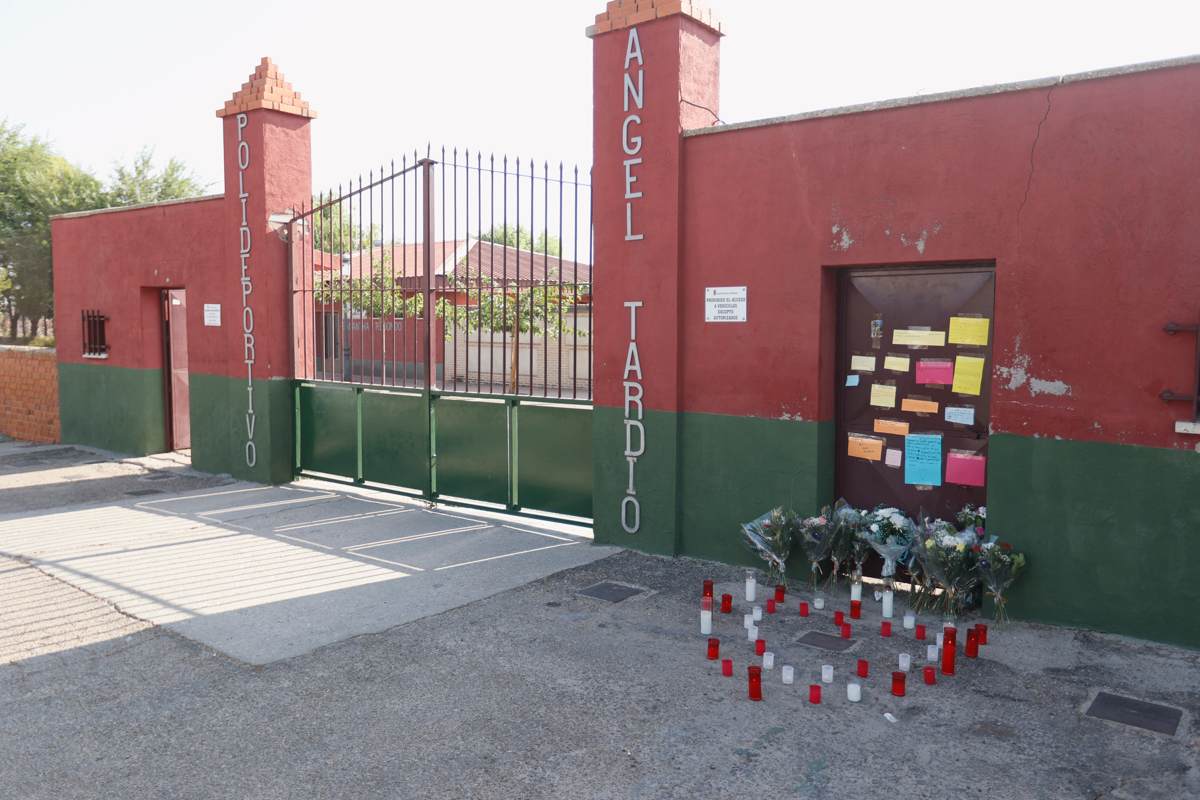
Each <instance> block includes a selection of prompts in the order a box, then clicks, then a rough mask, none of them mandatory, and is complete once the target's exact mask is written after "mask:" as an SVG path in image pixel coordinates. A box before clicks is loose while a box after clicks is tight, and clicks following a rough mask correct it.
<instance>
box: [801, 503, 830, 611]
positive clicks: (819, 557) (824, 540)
mask: <svg viewBox="0 0 1200 800" xmlns="http://www.w3.org/2000/svg"><path fill="white" fill-rule="evenodd" d="M836 530H837V523H836V522H835V521H834V520H833V512H832V510H831V509H830V508H829V506H825V507H824V508H822V509H821V513H820V514H818V515H817V516H815V517H805V518H804V519H802V520H800V531H799V533H800V536H799V538H800V546H801V547H803V548H804V555H805V556H806V557H807V558H808V563H809V572H810V573H811V574H812V586H813V593H814V594H815V593H816V591H817V580H818V579H819V578H820V577H821V564H822V563H824V561H825V560H826V559H827V558H829V555H830V553H831V552H832V551H833V540H834V533H835V532H836Z"/></svg>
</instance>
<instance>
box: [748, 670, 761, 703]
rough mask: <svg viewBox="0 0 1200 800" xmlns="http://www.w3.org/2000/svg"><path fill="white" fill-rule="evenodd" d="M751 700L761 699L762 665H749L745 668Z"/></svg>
mask: <svg viewBox="0 0 1200 800" xmlns="http://www.w3.org/2000/svg"><path fill="white" fill-rule="evenodd" d="M747 673H748V675H749V679H750V680H749V683H750V686H749V689H750V699H751V700H762V667H757V666H754V665H751V666H749V667H748V668H747Z"/></svg>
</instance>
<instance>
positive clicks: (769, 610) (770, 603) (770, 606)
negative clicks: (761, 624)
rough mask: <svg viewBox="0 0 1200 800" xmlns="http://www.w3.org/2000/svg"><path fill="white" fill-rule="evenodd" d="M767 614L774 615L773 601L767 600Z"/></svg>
mask: <svg viewBox="0 0 1200 800" xmlns="http://www.w3.org/2000/svg"><path fill="white" fill-rule="evenodd" d="M767 613H768V614H774V613H775V601H774V600H770V599H768V600H767Z"/></svg>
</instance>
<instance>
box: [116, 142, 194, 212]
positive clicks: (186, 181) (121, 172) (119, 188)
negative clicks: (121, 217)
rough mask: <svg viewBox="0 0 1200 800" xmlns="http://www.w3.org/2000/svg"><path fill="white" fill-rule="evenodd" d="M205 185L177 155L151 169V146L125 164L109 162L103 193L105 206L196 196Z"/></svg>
mask: <svg viewBox="0 0 1200 800" xmlns="http://www.w3.org/2000/svg"><path fill="white" fill-rule="evenodd" d="M206 188H207V187H206V186H205V184H203V183H200V181H198V180H197V179H196V177H195V176H194V175H193V174H192V173H191V172H190V171H189V170H188V168H187V167H186V166H184V164H183V162H182V161H179V160H178V159H175V158H172V159H171V160H169V161H168V162H167V164H166V166H165V167H163V168H162V169H161V170H155V168H154V150H153V149H152V148H149V147H144V148H142V150H141V152H139V153H138V154H137V156H135V157H134V159H133V163H132V164H130V165H129V166H127V167H125V166H121V165H120V164H116V165H114V166H113V174H112V179H111V180H110V181H109V184H108V188H107V189H106V191H105V193H104V196H105V204H106V205H108V206H136V205H141V204H143V203H158V202H161V201H163V200H181V199H183V198H185V197H196V196H197V195H200V194H203V193H204V190H205V189H206Z"/></svg>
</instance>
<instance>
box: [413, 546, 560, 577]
mask: <svg viewBox="0 0 1200 800" xmlns="http://www.w3.org/2000/svg"><path fill="white" fill-rule="evenodd" d="M576 544H582V542H565V543H563V544H550V545H546V546H545V547H534V548H532V549H530V550H519V551H518V552H516V553H505V554H504V555H502V556H490V557H488V558H477V559H475V560H474V561H464V562H462V563H461V564H447V565H446V566H444V567H436V568H435V569H434V570H433V571H434V572H441V571H442V570H444V569H454V568H455V567H469V566H471V565H472V564H482V563H483V562H485V561H495V560H497V559H500V558H512V557H513V556H523V555H526V554H528V553H540V552H541V551H543V550H553V549H554V548H556V547H571V546H572V545H576Z"/></svg>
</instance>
